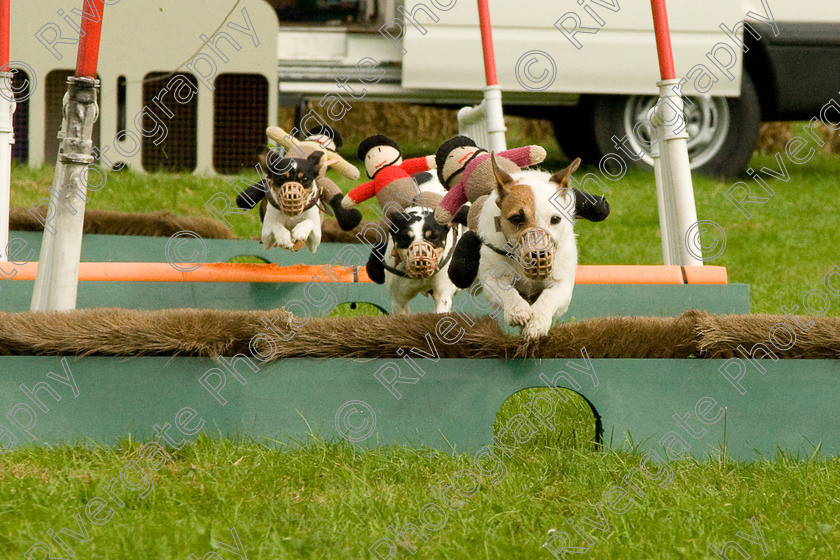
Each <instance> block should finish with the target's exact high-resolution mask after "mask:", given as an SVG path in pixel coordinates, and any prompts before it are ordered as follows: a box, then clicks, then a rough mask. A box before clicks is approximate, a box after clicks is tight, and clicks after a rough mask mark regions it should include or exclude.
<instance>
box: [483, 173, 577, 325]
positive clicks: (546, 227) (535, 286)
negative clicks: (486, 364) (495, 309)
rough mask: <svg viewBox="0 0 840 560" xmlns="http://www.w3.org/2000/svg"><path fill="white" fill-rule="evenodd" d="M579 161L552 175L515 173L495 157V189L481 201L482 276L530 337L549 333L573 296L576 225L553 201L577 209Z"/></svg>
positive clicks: (508, 316)
mask: <svg viewBox="0 0 840 560" xmlns="http://www.w3.org/2000/svg"><path fill="white" fill-rule="evenodd" d="M579 165H580V159H576V160H575V161H573V162H572V163H571V165H569V167H567V168H566V169H564V170H562V171H558V172H557V173H555V174H554V175H550V174H549V173H546V172H543V171H538V170H527V171H520V172H518V173H513V174H512V175H511V174H508V173H507V172H506V171H504V170H503V169H500V168H499V167H498V165H496V163H495V158H494V159H493V171H494V174H495V178H496V188H495V189H494V190H493V192H492V193H491V194H490V195H489V196H488V197H487V199H486V200H484V201H483V204H482V207H481V213H480V215H479V218H478V227H477V230H476V233H477V235H478V238H479V239H480V241H481V243H482V245H481V262H480V264H479V268H478V278H479V280H480V282H481V285H482V288H483V289H484V293H485V295H486V297H487V298H488V299H489V300H490V301H491V302H492V303H495V304H497V305H500V306H501V308H502V310H503V312H504V319H505V322H507V323H508V324H509V325H513V326H520V327H522V334H523V336H525V337H526V338H529V339H534V338H537V337H540V336H543V335H545V334H546V333H548V330H549V328H550V327H551V319H552V317H554V316H555V315H558V316H559V315H562V314H564V313H565V312H566V311H567V310H568V308H569V303H570V302H571V300H572V290H573V289H574V284H575V270H576V268H577V245H576V243H575V233H574V229H573V227H574V224H573V223H572V222H570V221H569V220H568V218H567V216H568V213H562V212H561V211H560V209H559V208H558V207H557V206H555V204H558V205H559V206H561V207H563V208H574V207H575V200H574V197H575V193H574V192H573V190H572V188H570V186H569V178H570V177H571V175H572V173H573V172H574V171H575V170H576V169H577V168H578V166H579ZM558 191H559V192H558Z"/></svg>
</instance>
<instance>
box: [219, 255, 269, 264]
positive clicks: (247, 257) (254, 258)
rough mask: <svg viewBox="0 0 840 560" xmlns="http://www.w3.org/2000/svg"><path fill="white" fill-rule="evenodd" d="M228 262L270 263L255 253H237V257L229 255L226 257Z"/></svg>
mask: <svg viewBox="0 0 840 560" xmlns="http://www.w3.org/2000/svg"><path fill="white" fill-rule="evenodd" d="M227 262H229V263H245V264H271V261H270V260H268V259H264V258H263V257H258V256H257V255H239V256H238V257H231V258H229V259H228V261H227Z"/></svg>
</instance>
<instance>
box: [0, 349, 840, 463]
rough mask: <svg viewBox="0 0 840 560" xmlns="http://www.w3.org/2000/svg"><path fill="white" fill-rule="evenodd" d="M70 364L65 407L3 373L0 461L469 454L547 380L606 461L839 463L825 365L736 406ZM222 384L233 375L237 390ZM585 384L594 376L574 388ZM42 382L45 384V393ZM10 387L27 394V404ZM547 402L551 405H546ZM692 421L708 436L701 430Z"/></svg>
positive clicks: (346, 367) (407, 374)
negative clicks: (291, 452) (243, 447)
mask: <svg viewBox="0 0 840 560" xmlns="http://www.w3.org/2000/svg"><path fill="white" fill-rule="evenodd" d="M66 360H67V361H66V366H67V369H69V371H70V373H72V378H73V380H74V381H75V387H76V391H77V395H76V396H74V394H73V390H72V389H71V387H70V386H68V385H66V384H62V383H59V382H57V381H55V379H56V377H57V376H61V377H64V378H66V379H69V378H70V375H69V374H68V373H67V369H65V368H64V366H63V365H62V363H61V359H60V358H58V357H40V356H39V357H2V358H0V371H2V372H3V375H2V376H0V413H2V414H0V444H2V446H3V448H4V450H5V449H7V448H12V447H16V446H20V445H24V444H26V443H30V442H31V443H34V444H37V445H57V444H62V443H77V442H84V441H95V442H101V443H105V444H109V445H112V444H115V443H116V442H117V439H118V438H128V437H129V436H130V437H131V438H132V439H134V440H140V441H144V440H151V439H153V438H154V437H155V429H154V426H155V425H158V426H161V427H164V426H165V424H169V425H170V427H171V428H170V430H169V433H168V436H169V437H170V438H171V439H172V440H173V441H174V442H175V443H178V442H180V440H181V438H182V437H183V438H184V439H186V440H190V439H193V438H194V437H195V436H196V434H197V433H198V432H199V430H198V429H197V428H198V426H199V424H200V423H203V424H202V426H201V427H202V431H204V432H205V433H207V434H209V435H211V436H218V435H223V436H234V435H245V436H250V437H253V438H256V439H257V440H258V441H263V442H265V443H269V444H273V443H274V442H284V443H290V442H293V441H297V442H300V443H303V444H306V443H307V442H311V441H312V439H311V435H312V434H316V435H318V436H319V437H320V438H322V439H324V440H328V441H333V440H339V439H341V438H342V437H345V438H351V439H353V440H354V441H355V443H356V444H358V445H362V446H369V447H375V446H382V445H390V444H403V445H411V446H418V447H421V446H426V447H430V448H434V449H439V450H443V451H447V452H452V451H463V452H470V453H473V452H475V451H477V450H479V449H480V448H481V447H483V446H485V445H489V444H491V442H492V438H493V431H492V430H493V428H492V427H493V422H494V419H495V416H496V413H497V411H498V410H499V408H500V407H501V406H502V403H504V402H505V401H506V400H507V399H508V398H509V397H510V396H511V395H513V394H515V393H516V392H518V391H520V390H522V389H526V388H531V387H545V386H546V381H544V380H543V379H541V377H540V375H541V374H543V376H544V378H545V379H552V378H553V379H554V380H555V381H554V384H555V385H556V386H558V387H565V388H569V389H573V390H575V391H576V392H577V393H579V394H580V395H581V396H582V397H583V398H584V399H586V401H587V402H588V403H589V404H590V405H591V407H592V409H593V411H594V414H595V417H596V418H597V420H598V424H599V425H600V427H601V430H600V432H601V433H600V439H601V442H602V444H603V446H604V447H605V448H616V449H618V448H627V442H629V441H632V442H633V443H634V445H635V446H636V447H637V448H638V449H641V450H642V451H645V450H651V449H653V450H656V451H657V453H658V455H659V456H660V457H664V456H665V455H664V450H663V447H662V446H661V445H660V440H663V437H665V438H671V439H670V440H668V441H671V442H673V441H674V439H673V438H674V436H673V435H669V434H673V433H676V434H679V435H680V437H681V438H682V439H683V440H684V441H685V442H686V443H687V444H688V446H689V447H688V448H687V452H688V454H690V455H692V456H694V457H696V458H698V459H702V458H705V457H707V456H708V455H713V456H714V455H717V454H719V453H720V452H721V449H722V448H723V447H724V446H725V448H726V453H727V455H728V456H729V457H732V458H735V459H739V460H755V459H759V458H760V457H767V458H772V457H774V456H775V455H776V453H777V451H778V450H780V449H781V450H785V451H790V452H793V453H797V454H799V455H800V456H803V457H804V456H811V455H812V454H813V453H814V450H815V448H817V447H818V446H819V447H820V450H821V453H822V455H824V456H836V455H838V454H839V453H840V438H837V434H836V427H837V426H838V425H840V410H839V409H838V407H837V402H838V395H835V393H837V392H838V390H837V389H836V381H837V379H838V375H840V362H838V361H837V360H779V361H778V362H775V363H772V362H770V361H768V360H764V361H763V363H765V365H766V369H767V371H766V373H765V374H763V375H759V374H758V372H757V371H756V370H754V368H753V367H752V366H749V365H747V366H745V367H746V368H748V371H746V372H745V375H744V377H743V379H742V380H741V383H742V385H743V390H744V391H745V394H741V393H740V392H739V391H737V390H735V388H734V387H733V386H732V385H731V384H730V383H729V382H728V381H727V380H726V379H724V378H723V376H722V375H721V374H720V373H719V371H718V369H719V368H720V367H721V366H722V365H723V364H724V363H725V361H724V360H664V359H663V360H653V359H652V360H629V359H628V360H607V359H603V360H591V361H589V362H585V361H584V360H581V359H577V360H508V361H504V360H454V359H440V360H439V361H437V362H434V363H433V362H431V361H429V360H426V359H420V358H418V359H416V360H415V362H416V364H417V365H418V367H420V368H421V369H422V371H423V375H422V376H420V375H419V374H418V373H417V372H416V371H415V370H413V368H412V367H410V366H409V364H407V363H404V360H384V359H375V360H365V361H360V360H351V359H343V358H336V359H321V360H315V359H289V360H283V361H279V362H273V363H266V364H263V363H260V362H259V361H257V360H253V361H252V364H253V368H252V367H250V366H249V365H248V363H247V362H246V361H245V360H244V359H242V358H240V359H239V361H237V362H233V363H232V364H228V365H223V364H220V363H217V362H215V361H213V360H209V359H199V358H170V357H160V358H138V357H135V358H105V357H88V358H72V357H70V358H67V359H66ZM230 368H236V371H237V372H238V375H239V376H240V378H241V381H237V379H236V378H235V375H234V373H233V370H232V369H230ZM254 368H255V369H257V371H254ZM586 368H589V371H590V372H592V371H593V370H594V375H585V374H583V373H581V371H582V370H584V369H586ZM48 372H53V373H56V374H57V376H50V377H47V373H48ZM377 372H380V375H379V377H380V378H382V379H384V382H381V381H379V380H378V379H377V375H376V374H377ZM383 372H384V373H383ZM397 372H399V373H400V375H402V376H403V378H404V379H408V380H413V381H411V382H404V383H399V384H396V385H393V387H392V388H393V389H395V390H396V391H397V392H398V395H399V398H397V396H396V395H395V394H394V393H392V392H391V390H390V389H389V388H388V387H387V386H386V384H388V383H391V381H392V380H393V379H394V377H395V375H396V373H397ZM563 376H565V378H564V377H563ZM595 378H597V384H596V382H595ZM202 379H204V382H203V384H202V381H201V380H202ZM40 382H47V383H49V386H50V387H51V388H52V389H53V390H54V391H55V392H56V393H57V395H58V396H60V400H58V401H56V400H55V398H54V396H52V395H51V391H50V390H49V389H48V388H47V387H46V386H44V385H40V388H38V387H39V385H38V384H39V383H40ZM243 382H244V384H243ZM549 383H551V381H549ZM22 387H25V388H27V389H28V390H30V391H36V392H35V393H34V395H32V398H30V397H29V396H27V394H26V393H25V392H24V391H23V389H22ZM544 394H547V395H550V396H551V398H552V399H555V401H556V402H559V401H557V400H556V399H558V398H559V397H558V393H556V392H553V391H549V392H544ZM36 399H37V401H39V402H36ZM45 409H46V410H45ZM525 410H526V411H525V412H523V413H522V414H523V416H524V417H525V418H527V420H528V421H529V422H531V423H532V424H533V425H535V426H537V428H538V430H540V431H544V430H549V429H551V428H549V427H548V426H549V425H554V426H556V425H557V422H554V423H552V422H551V419H552V415H551V407H550V406H547V405H546V404H545V402H543V404H540V405H536V404H535V406H534V407H533V410H534V411H536V410H539V411H540V412H539V416H540V417H541V418H542V420H541V419H540V418H537V417H536V416H537V414H536V413H535V412H533V413H532V411H531V410H530V409H529V408H528V407H525ZM192 411H194V413H195V416H194V417H193V412H192ZM686 413H690V417H688V418H687V419H686V423H687V424H688V425H689V426H691V430H692V431H693V432H694V435H689V434H688V431H686V430H685V429H682V428H679V427H678V426H677V425H676V421H675V418H674V415H679V416H683V417H684V416H685V414H686ZM697 415H703V416H704V417H705V418H706V419H707V420H708V421H709V422H708V423H705V424H704V423H703V422H700V421H698V419H697ZM514 418H515V417H514ZM712 420H714V421H712ZM511 421H512V419H511V420H510V421H509V422H508V423H510V422H511ZM519 421H522V420H521V419H520V420H519ZM560 421H562V420H560ZM178 426H180V429H183V430H184V431H185V432H186V433H187V435H182V433H181V431H179V428H178ZM499 437H500V438H502V436H501V435H499ZM504 437H507V438H508V439H506V440H505V439H500V441H502V443H506V444H507V445H512V444H513V441H512V439H511V436H510V434H508V435H507V436H504ZM524 445H525V444H524V443H523V444H522V445H520V446H518V448H519V449H523V448H524V447H523V446H524ZM525 449H527V448H525ZM671 449H672V450H673V449H674V448H673V447H672V448H671ZM515 452H516V451H514V453H515ZM526 452H527V451H526Z"/></svg>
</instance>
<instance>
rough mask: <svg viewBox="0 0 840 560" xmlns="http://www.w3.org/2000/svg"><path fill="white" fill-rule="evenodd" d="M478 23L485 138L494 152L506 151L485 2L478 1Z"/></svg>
mask: <svg viewBox="0 0 840 560" xmlns="http://www.w3.org/2000/svg"><path fill="white" fill-rule="evenodd" d="M478 21H479V24H480V27H481V49H482V54H483V56H484V78H485V83H486V84H487V85H486V87H485V88H484V111H485V113H486V118H487V137H488V141H489V144H490V145H489V146H485V147H486V148H489V149H491V150H493V151H494V152H503V151H504V150H506V149H507V144H506V142H505V132H506V131H507V128H506V127H505V115H504V110H503V109H502V88H500V87H499V79H498V77H497V76H496V54H495V50H494V49H493V27H492V25H491V24H490V7H489V6H488V4H487V0H478Z"/></svg>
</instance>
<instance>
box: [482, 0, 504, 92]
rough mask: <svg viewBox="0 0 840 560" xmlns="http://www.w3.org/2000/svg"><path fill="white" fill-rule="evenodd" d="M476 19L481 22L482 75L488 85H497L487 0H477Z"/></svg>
mask: <svg viewBox="0 0 840 560" xmlns="http://www.w3.org/2000/svg"><path fill="white" fill-rule="evenodd" d="M478 21H479V22H480V23H481V48H482V50H483V51H484V76H485V77H486V79H487V85H488V86H496V85H499V80H498V78H497V77H496V55H495V52H494V51H493V31H492V27H490V8H489V7H488V6H487V0H478Z"/></svg>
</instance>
